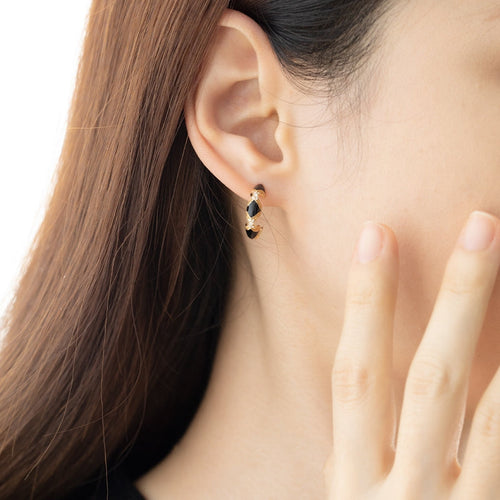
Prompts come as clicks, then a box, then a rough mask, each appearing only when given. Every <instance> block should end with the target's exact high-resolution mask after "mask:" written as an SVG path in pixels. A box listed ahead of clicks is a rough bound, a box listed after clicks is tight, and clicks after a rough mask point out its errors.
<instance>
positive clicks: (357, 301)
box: [347, 284, 375, 307]
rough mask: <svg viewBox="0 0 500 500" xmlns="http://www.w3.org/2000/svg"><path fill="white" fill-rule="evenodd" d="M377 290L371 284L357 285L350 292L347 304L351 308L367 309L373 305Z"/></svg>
mask: <svg viewBox="0 0 500 500" xmlns="http://www.w3.org/2000/svg"><path fill="white" fill-rule="evenodd" d="M374 299H375V290H374V288H373V285H371V284H357V285H356V286H355V287H353V289H351V290H350V291H349V294H348V296H347V303H348V305H349V306H355V307H366V306H370V305H372V304H373V302H374Z"/></svg>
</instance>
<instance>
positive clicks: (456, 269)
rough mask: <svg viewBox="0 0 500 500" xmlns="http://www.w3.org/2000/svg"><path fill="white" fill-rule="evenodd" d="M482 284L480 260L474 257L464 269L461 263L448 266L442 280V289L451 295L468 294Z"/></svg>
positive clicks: (475, 290) (482, 276) (482, 273)
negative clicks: (448, 268) (447, 270)
mask: <svg viewBox="0 0 500 500" xmlns="http://www.w3.org/2000/svg"><path fill="white" fill-rule="evenodd" d="M483 285H484V272H483V269H482V266H481V265H480V262H479V261H477V260H476V259H475V260H474V262H470V263H469V264H468V265H467V268H466V269H464V266H463V265H462V266H460V265H454V266H453V267H452V268H450V270H449V272H447V273H446V278H445V280H444V282H443V290H444V292H446V293H449V294H451V295H458V296H468V295H472V294H473V293H475V292H477V291H478V290H479V289H480V288H482V286H483Z"/></svg>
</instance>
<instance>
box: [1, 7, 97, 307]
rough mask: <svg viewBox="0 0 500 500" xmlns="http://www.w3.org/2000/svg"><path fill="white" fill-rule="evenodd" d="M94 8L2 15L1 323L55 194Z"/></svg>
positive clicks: (5, 10) (7, 10)
mask: <svg viewBox="0 0 500 500" xmlns="http://www.w3.org/2000/svg"><path fill="white" fill-rule="evenodd" d="M90 3H91V1H90V0H47V1H45V2H41V1H40V0H26V1H21V2H16V1H11V2H3V3H2V6H1V9H0V316H1V315H2V314H3V312H4V310H5V307H6V305H7V302H8V300H9V299H10V297H11V295H12V291H13V287H14V284H15V280H16V278H17V276H18V274H19V272H20V269H21V265H22V261H23V258H24V257H25V254H26V252H27V250H28V246H29V244H30V243H31V240H32V239H33V237H34V235H35V232H36V229H37V228H38V226H39V224H40V222H41V220H42V216H43V213H44V210H45V206H46V202H47V201H48V195H49V193H50V190H51V188H52V175H53V173H54V170H55V167H56V164H57V161H58V158H59V154H60V152H61V147H62V141H63V137H64V132H65V127H66V120H67V113H68V111H69V104H70V100H71V96H72V93H73V87H74V83H75V77H76V71H77V65H78V59H79V57H80V51H81V48H82V43H83V35H84V30H85V26H86V21H87V14H88V11H89V9H90Z"/></svg>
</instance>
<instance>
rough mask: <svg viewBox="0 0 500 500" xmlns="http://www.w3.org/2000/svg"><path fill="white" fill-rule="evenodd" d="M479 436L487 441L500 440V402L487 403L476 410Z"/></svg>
mask: <svg viewBox="0 0 500 500" xmlns="http://www.w3.org/2000/svg"><path fill="white" fill-rule="evenodd" d="M476 413H477V415H476V418H477V429H478V432H479V435H480V436H482V437H483V438H486V439H492V438H495V439H497V440H498V439H499V438H500V402H498V401H485V402H484V404H482V405H480V406H479V407H478V408H477V410H476Z"/></svg>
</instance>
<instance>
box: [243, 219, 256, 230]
mask: <svg viewBox="0 0 500 500" xmlns="http://www.w3.org/2000/svg"><path fill="white" fill-rule="evenodd" d="M254 224H255V219H252V218H250V217H247V224H246V226H245V227H246V228H247V229H253V228H254V227H255V226H254Z"/></svg>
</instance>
